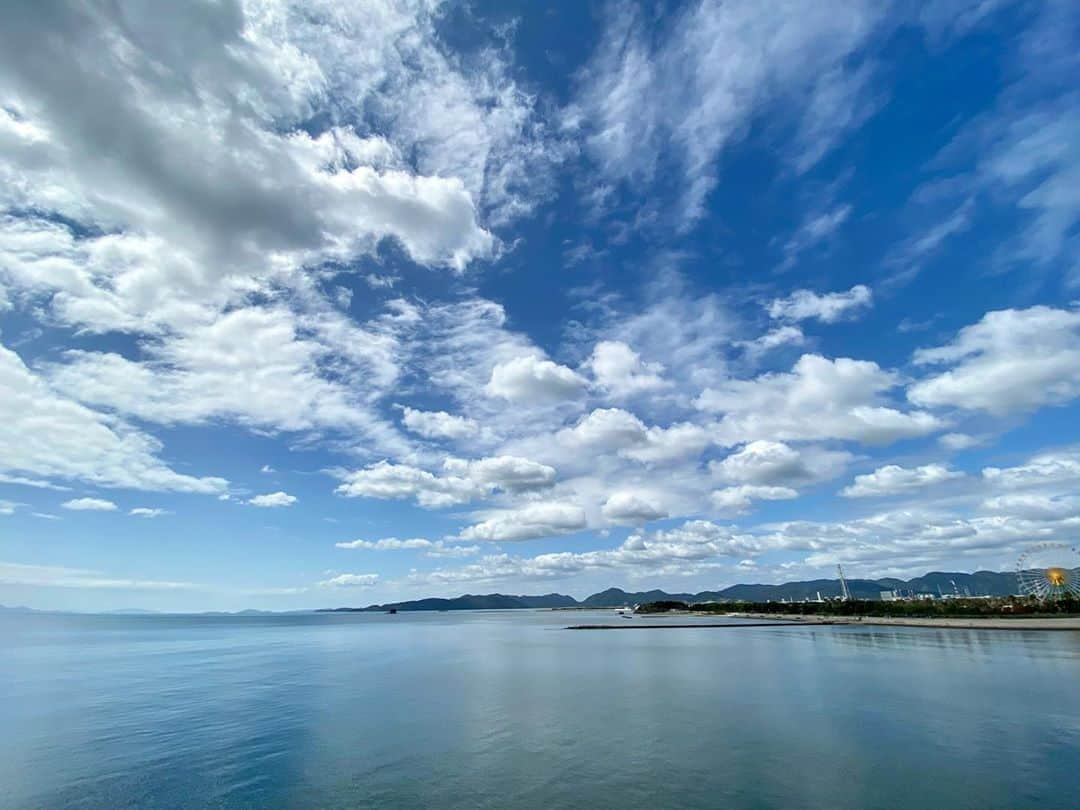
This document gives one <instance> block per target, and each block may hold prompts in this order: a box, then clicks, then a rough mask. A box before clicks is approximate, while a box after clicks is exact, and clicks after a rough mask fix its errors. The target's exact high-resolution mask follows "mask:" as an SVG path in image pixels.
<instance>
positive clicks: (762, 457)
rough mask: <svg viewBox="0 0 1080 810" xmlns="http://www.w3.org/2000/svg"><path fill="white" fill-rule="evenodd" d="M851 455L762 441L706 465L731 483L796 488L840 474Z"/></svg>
mask: <svg viewBox="0 0 1080 810" xmlns="http://www.w3.org/2000/svg"><path fill="white" fill-rule="evenodd" d="M851 458H852V457H851V454H850V453H846V452H843V451H839V450H825V449H822V448H819V447H802V448H799V449H795V448H794V447H791V446H790V445H787V444H784V443H783V442H770V441H766V440H764V439H758V440H756V441H752V442H748V443H747V444H745V445H744V446H743V447H741V448H740V449H739V450H738V451H736V452H734V453H731V454H729V455H728V456H726V457H724V458H723V459H721V460H715V461H712V462H710V463H709V469H710V470H711V471H712V473H713V474H714V475H715V476H716V477H717V478H718V479H720V480H721V481H727V482H730V483H733V484H751V485H766V486H769V485H787V486H796V485H799V484H807V483H812V482H815V481H823V480H826V479H829V478H834V477H835V476H837V475H839V474H840V473H841V472H842V471H843V470H844V468H845V467H846V466H847V464H848V462H850V460H851Z"/></svg>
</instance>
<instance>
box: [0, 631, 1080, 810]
mask: <svg viewBox="0 0 1080 810" xmlns="http://www.w3.org/2000/svg"><path fill="white" fill-rule="evenodd" d="M665 621H671V620H670V619H665V618H660V617H657V618H642V617H635V618H633V619H623V618H621V617H619V616H617V615H616V614H615V613H614V612H613V611H593V612H589V611H550V610H546V611H483V612H451V613H398V614H397V615H388V614H292V615H256V616H190V615H139V616H127V615H61V614H14V613H11V614H4V615H0V806H2V807H4V808H73V807H75V808H78V807H86V808H123V807H137V808H186V807H192V808H196V807H197V808H202V807H220V808H249V807H250V808H278V807H283V808H285V807H288V808H291V807H298V808H306V807H314V808H367V807H372V808H470V810H471V809H472V808H543V810H556V808H743V807H745V808H801V807H808V808H861V809H866V808H898V807H949V808H968V807H972V808H974V807H978V808H1024V807H1048V806H1054V807H1078V806H1080V804H1077V802H1078V801H1080V800H1078V799H1077V796H1078V795H1080V793H1078V790H1077V788H1078V787H1080V633H1078V632H1032V631H969V630H951V629H949V630H946V629H921V628H902V627H869V626H867V627H857V626H843V627H839V626H819V627H788V626H770V627H745V626H742V627H740V626H733V627H719V628H717V627H701V628H697V627H691V628H682V627H680V628H658V627H656V626H655V625H658V624H662V623H664V622H665ZM678 621H679V622H680V623H684V622H686V621H687V619H686V618H685V617H680V618H679V619H678ZM691 621H693V620H691ZM708 621H710V622H715V619H710V620H708ZM586 623H594V624H597V623H598V624H611V625H616V627H617V628H618V627H619V626H620V625H627V626H626V627H622V628H621V629H614V630H568V629H565V628H566V627H567V626H568V625H572V624H586ZM630 625H633V627H631V626H630Z"/></svg>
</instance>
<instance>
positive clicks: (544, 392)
mask: <svg viewBox="0 0 1080 810" xmlns="http://www.w3.org/2000/svg"><path fill="white" fill-rule="evenodd" d="M585 384H586V383H585V379H584V378H583V377H581V375H579V374H578V373H577V372H576V371H574V370H573V369H570V368H567V367H566V366H560V365H559V364H558V363H554V362H552V361H551V360H545V359H544V358H542V357H538V356H536V355H526V356H524V357H517V358H515V359H513V360H508V361H506V362H505V363H499V364H498V365H497V366H495V368H493V369H492V370H491V380H490V381H489V382H488V384H487V388H486V391H487V393H488V394H489V395H490V396H495V397H502V398H503V399H508V400H510V401H512V402H558V401H561V400H566V399H575V398H576V397H578V396H580V395H581V394H582V393H583V391H584V389H585Z"/></svg>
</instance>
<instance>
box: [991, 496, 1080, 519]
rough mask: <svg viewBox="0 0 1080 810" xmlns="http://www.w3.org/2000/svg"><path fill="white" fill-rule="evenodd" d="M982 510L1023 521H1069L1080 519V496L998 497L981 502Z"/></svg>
mask: <svg viewBox="0 0 1080 810" xmlns="http://www.w3.org/2000/svg"><path fill="white" fill-rule="evenodd" d="M983 509H985V510H986V511H987V512H991V513H993V514H999V515H1006V516H1010V517H1019V518H1022V519H1024V520H1033V521H1060V520H1069V519H1075V518H1077V517H1080V496H1077V495H1043V494H1038V493H1020V494H1011V495H998V496H995V497H993V498H987V499H986V500H985V501H983Z"/></svg>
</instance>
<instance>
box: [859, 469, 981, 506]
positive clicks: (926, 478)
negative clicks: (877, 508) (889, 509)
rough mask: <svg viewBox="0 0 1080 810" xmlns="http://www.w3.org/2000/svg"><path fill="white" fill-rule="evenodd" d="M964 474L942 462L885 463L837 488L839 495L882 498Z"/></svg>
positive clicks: (929, 485) (960, 476)
mask: <svg viewBox="0 0 1080 810" xmlns="http://www.w3.org/2000/svg"><path fill="white" fill-rule="evenodd" d="M963 477H964V473H962V472H960V471H959V470H950V469H949V468H948V467H946V466H944V465H942V464H924V465H923V466H921V467H900V466H898V465H896V464H886V465H885V466H884V467H878V468H877V469H876V470H874V471H873V472H872V473H867V474H866V475H857V476H855V483H853V484H852V485H851V486H848V487H845V488H844V489H842V490H840V494H841V495H843V496H844V497H845V498H885V497H889V496H891V495H903V494H906V493H909V492H913V491H915V490H919V489H925V488H926V487H932V486H935V485H937V484H943V483H945V482H946V481H952V480H955V479H957V478H963Z"/></svg>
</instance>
